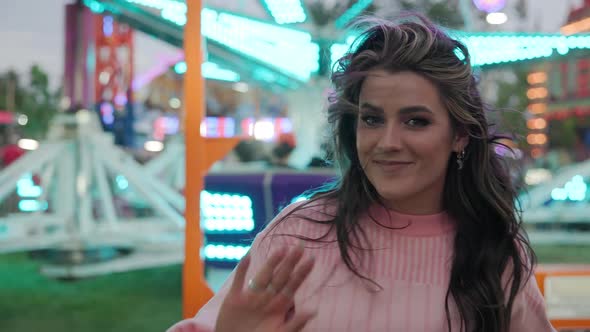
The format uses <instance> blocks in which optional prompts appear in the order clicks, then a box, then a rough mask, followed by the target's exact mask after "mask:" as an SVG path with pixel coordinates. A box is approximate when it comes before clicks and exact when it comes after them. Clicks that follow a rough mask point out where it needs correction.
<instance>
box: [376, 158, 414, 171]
mask: <svg viewBox="0 0 590 332" xmlns="http://www.w3.org/2000/svg"><path fill="white" fill-rule="evenodd" d="M373 163H374V164H375V165H376V166H377V167H379V168H380V169H382V170H384V171H386V172H397V171H400V170H402V169H404V168H405V167H407V166H409V165H411V164H412V163H411V162H409V161H398V160H373Z"/></svg>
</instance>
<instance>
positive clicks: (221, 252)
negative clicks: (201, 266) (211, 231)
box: [201, 244, 250, 261]
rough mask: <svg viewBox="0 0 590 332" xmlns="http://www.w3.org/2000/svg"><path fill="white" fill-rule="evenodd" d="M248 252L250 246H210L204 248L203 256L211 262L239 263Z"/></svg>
mask: <svg viewBox="0 0 590 332" xmlns="http://www.w3.org/2000/svg"><path fill="white" fill-rule="evenodd" d="M248 250H250V246H238V245H223V244H208V245H206V246H205V247H204V248H203V250H202V252H201V256H204V257H205V259H206V260H210V261H238V260H240V259H242V257H244V255H246V253H248Z"/></svg>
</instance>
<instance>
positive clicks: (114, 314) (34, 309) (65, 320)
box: [0, 254, 181, 332]
mask: <svg viewBox="0 0 590 332" xmlns="http://www.w3.org/2000/svg"><path fill="white" fill-rule="evenodd" d="M38 269H39V263H38V262H35V261H32V260H30V259H28V257H27V256H26V255H25V254H11V255H1V256H0V330H1V331H3V332H13V331H14V332H29V331H30V332H37V331H39V332H54V331H55V332H58V331H59V332H62V331H76V332H78V331H80V332H94V331H96V332H98V331H102V332H109V331H117V332H118V331H125V332H127V331H128V332H133V331H138V332H139V331H142V332H149V331H165V330H166V329H167V328H168V327H170V326H171V325H172V324H173V323H174V322H176V321H178V320H180V319H181V295H180V293H181V268H180V266H172V267H163V268H157V269H149V270H142V271H133V272H128V273H118V274H113V275H108V276H102V277H97V278H91V279H85V280H77V281H58V280H53V279H49V278H46V277H44V276H42V275H40V274H39V273H38Z"/></svg>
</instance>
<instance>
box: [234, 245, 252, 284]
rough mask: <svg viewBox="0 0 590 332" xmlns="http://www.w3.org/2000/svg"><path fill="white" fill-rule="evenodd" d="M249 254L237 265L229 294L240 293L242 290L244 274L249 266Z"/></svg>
mask: <svg viewBox="0 0 590 332" xmlns="http://www.w3.org/2000/svg"><path fill="white" fill-rule="evenodd" d="M250 259H251V258H250V252H248V253H247V254H246V255H245V256H244V257H243V258H242V260H241V261H240V262H239V263H238V267H237V268H236V274H235V275H234V280H233V281H232V283H231V288H230V289H229V292H230V293H237V292H241V291H242V289H244V280H245V279H246V272H248V266H250Z"/></svg>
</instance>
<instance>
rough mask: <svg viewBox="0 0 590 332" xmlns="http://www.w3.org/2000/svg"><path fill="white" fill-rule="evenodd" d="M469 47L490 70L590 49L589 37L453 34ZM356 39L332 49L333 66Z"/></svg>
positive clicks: (473, 56)
mask: <svg viewBox="0 0 590 332" xmlns="http://www.w3.org/2000/svg"><path fill="white" fill-rule="evenodd" d="M452 34H453V35H454V36H455V37H456V38H457V39H459V40H460V41H461V42H463V43H464V44H465V46H467V49H468V50H469V52H470V54H471V64H472V65H473V66H490V65H497V64H504V63H511V62H518V61H526V60H532V59H541V58H546V57H550V56H552V55H554V54H561V55H566V54H568V53H569V52H570V51H571V50H582V49H590V35H575V36H567V37H566V36H563V35H559V34H552V35H551V34H525V33H523V34H508V33H505V34H499V33H495V34H494V33H493V34H484V33H475V34H468V33H463V32H452ZM353 41H354V37H349V38H348V39H347V40H346V42H345V43H337V44H333V45H332V47H331V51H332V55H331V59H332V63H334V62H335V61H337V60H338V59H340V58H341V57H342V56H343V55H344V54H345V53H346V52H347V51H348V50H349V49H350V47H351V45H352V43H353Z"/></svg>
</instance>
